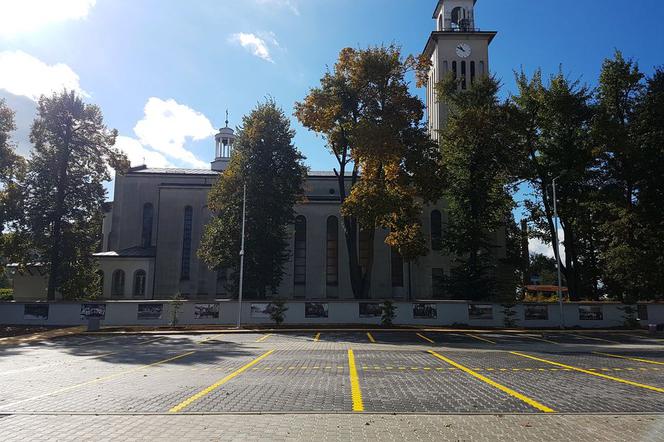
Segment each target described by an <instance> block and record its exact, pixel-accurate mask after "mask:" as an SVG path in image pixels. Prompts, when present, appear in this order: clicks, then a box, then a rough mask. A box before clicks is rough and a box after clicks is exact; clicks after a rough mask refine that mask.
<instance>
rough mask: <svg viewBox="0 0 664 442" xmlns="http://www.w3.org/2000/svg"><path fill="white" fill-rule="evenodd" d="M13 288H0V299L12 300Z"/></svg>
mask: <svg viewBox="0 0 664 442" xmlns="http://www.w3.org/2000/svg"><path fill="white" fill-rule="evenodd" d="M13 300H14V289H0V301H13Z"/></svg>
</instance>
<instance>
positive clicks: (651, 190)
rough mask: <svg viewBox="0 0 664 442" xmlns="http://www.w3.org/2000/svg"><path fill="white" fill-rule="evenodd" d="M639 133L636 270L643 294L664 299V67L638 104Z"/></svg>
mask: <svg viewBox="0 0 664 442" xmlns="http://www.w3.org/2000/svg"><path fill="white" fill-rule="evenodd" d="M636 137H637V140H638V143H639V160H638V161H639V165H640V166H641V167H640V169H641V170H640V171H639V174H638V176H639V183H638V184H639V187H638V214H639V219H640V223H639V226H640V229H639V233H638V234H637V238H638V240H639V241H640V250H641V259H640V262H639V265H638V268H637V269H633V271H634V272H635V273H637V272H638V273H639V274H641V275H643V276H642V277H641V278H639V279H640V280H641V282H642V284H643V291H642V292H641V293H640V295H639V298H640V299H642V300H647V299H660V300H661V299H664V272H662V269H663V268H664V222H662V201H664V68H658V69H656V70H655V73H654V74H653V75H652V76H651V77H650V78H648V79H647V81H646V88H645V92H644V94H643V95H642V97H641V99H640V100H639V105H638V107H637V121H636Z"/></svg>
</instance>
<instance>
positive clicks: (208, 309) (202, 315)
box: [194, 303, 219, 319]
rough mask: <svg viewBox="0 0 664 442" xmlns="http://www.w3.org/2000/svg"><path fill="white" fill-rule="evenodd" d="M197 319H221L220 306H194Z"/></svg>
mask: <svg viewBox="0 0 664 442" xmlns="http://www.w3.org/2000/svg"><path fill="white" fill-rule="evenodd" d="M194 318H195V319H219V304H216V303H215V304H196V305H194Z"/></svg>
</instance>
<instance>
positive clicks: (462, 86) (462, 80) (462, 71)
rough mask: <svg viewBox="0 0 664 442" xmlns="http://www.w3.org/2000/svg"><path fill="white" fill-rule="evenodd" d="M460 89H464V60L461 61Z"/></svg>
mask: <svg viewBox="0 0 664 442" xmlns="http://www.w3.org/2000/svg"><path fill="white" fill-rule="evenodd" d="M461 89H464V90H465V89H466V62H465V61H462V62H461Z"/></svg>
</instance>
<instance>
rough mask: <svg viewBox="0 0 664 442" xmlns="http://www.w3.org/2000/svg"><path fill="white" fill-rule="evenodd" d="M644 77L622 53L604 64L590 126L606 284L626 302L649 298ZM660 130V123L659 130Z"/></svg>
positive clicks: (602, 261)
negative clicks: (643, 215) (643, 208)
mask: <svg viewBox="0 0 664 442" xmlns="http://www.w3.org/2000/svg"><path fill="white" fill-rule="evenodd" d="M643 78H644V76H643V74H642V73H641V72H640V70H639V67H638V65H637V64H636V63H635V62H634V61H632V60H625V59H624V57H623V56H622V54H621V53H620V52H619V51H616V53H615V56H614V58H613V59H607V60H605V61H604V63H603V65H602V71H601V74H600V79H599V87H598V90H597V114H596V116H595V119H594V121H593V127H592V136H593V144H594V147H595V149H596V150H597V152H598V167H597V171H598V173H597V175H598V182H599V187H600V189H599V191H600V192H601V198H600V199H598V201H597V204H596V206H595V213H594V215H595V217H596V219H597V220H598V222H599V223H600V229H601V237H602V239H601V241H600V242H599V244H598V248H599V255H600V262H601V265H602V268H603V277H602V282H603V284H604V285H605V287H606V289H607V292H608V293H609V294H611V296H615V297H617V298H618V299H620V300H625V301H628V302H633V301H634V300H637V299H639V298H641V297H643V296H647V294H646V293H644V290H645V289H646V287H645V284H644V282H645V281H644V280H643V277H644V276H645V275H643V274H642V273H641V270H642V269H641V266H642V265H644V264H647V263H645V262H644V260H643V250H642V246H643V243H644V240H647V237H648V232H647V231H643V230H642V225H641V219H640V214H639V209H638V205H639V186H640V181H641V175H642V173H643V169H644V166H645V167H646V168H647V167H648V166H646V165H645V164H643V163H642V162H643V161H649V160H650V159H645V158H642V157H641V149H640V143H639V141H640V140H639V134H638V119H639V113H638V107H639V102H640V100H641V98H642V94H643V90H644V89H643V88H644V85H643ZM661 125H662V123H661V122H659V123H656V126H655V128H656V127H661ZM655 130H656V129H655Z"/></svg>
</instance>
